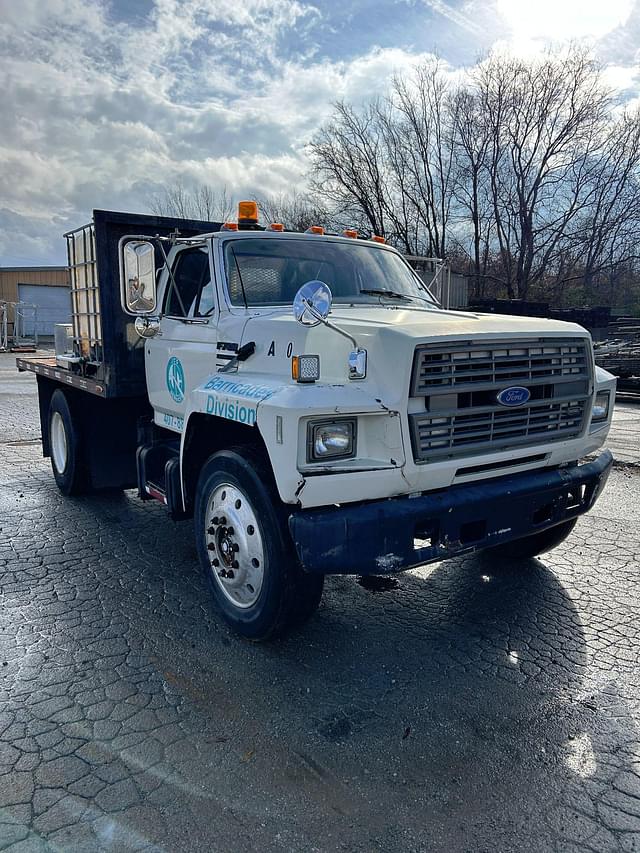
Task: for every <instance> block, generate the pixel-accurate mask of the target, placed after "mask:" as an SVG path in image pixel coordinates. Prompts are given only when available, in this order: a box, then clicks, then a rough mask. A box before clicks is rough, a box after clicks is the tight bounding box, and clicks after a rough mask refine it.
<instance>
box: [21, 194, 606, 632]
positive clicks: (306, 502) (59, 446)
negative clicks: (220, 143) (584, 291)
mask: <svg viewBox="0 0 640 853" xmlns="http://www.w3.org/2000/svg"><path fill="white" fill-rule="evenodd" d="M256 211H257V208H256V206H255V204H253V203H249V202H247V203H245V202H241V204H240V209H239V217H238V222H237V223H226V224H223V223H203V222H194V221H187V220H172V219H168V218H164V217H152V216H135V215H131V214H122V213H113V212H107V211H94V214H93V220H92V222H91V224H90V225H87V226H84V227H82V228H79V229H77V230H76V231H73V232H70V233H69V234H67V235H65V236H66V238H67V245H68V254H69V268H70V278H71V299H72V319H73V326H72V342H70V343H69V344H68V345H66V346H60V347H59V348H58V351H57V352H56V358H55V359H49V360H38V359H25V358H20V359H18V367H19V369H22V370H32V371H34V372H35V373H36V374H37V379H38V386H39V405H40V418H41V426H42V443H43V452H44V455H45V456H50V457H51V461H52V467H53V474H54V477H55V479H56V482H57V484H58V486H59V488H60V490H61V491H62V492H63V493H64V494H65V495H72V494H79V493H82V492H86V491H88V490H92V489H102V488H131V487H137V489H138V494H139V496H140V498H141V499H142V500H150V499H155V500H158V501H160V502H161V503H163V504H165V505H166V507H167V510H168V512H169V514H170V516H171V517H172V518H173V519H182V518H188V517H193V519H194V524H195V535H196V543H197V549H198V553H199V556H200V560H201V562H202V566H203V568H204V571H205V573H206V576H207V578H208V582H209V585H210V589H211V592H212V596H213V599H214V601H215V603H216V604H217V607H218V609H219V611H220V612H221V613H222V615H223V617H224V618H225V619H226V621H227V622H228V623H229V624H230V625H231V626H232V627H233V628H234V629H235V630H236V631H237V632H239V633H240V634H242V635H244V636H246V637H249V638H251V639H254V640H261V639H266V638H268V637H271V636H273V635H275V634H278V633H282V632H283V631H285V630H286V629H288V628H290V627H291V626H293V625H296V624H300V623H302V622H304V620H306V619H307V618H308V617H309V616H310V615H311V614H312V613H313V612H314V610H315V608H316V607H317V605H318V603H319V601H320V597H321V594H322V586H323V579H324V575H325V574H332V573H340V574H342V573H355V574H359V575H367V574H373V575H381V574H388V573H392V572H399V571H402V570H404V569H408V568H410V567H412V566H416V565H419V564H423V563H428V562H431V561H437V560H442V559H444V558H446V557H451V556H453V555H456V554H460V553H462V552H465V551H471V550H478V549H487V548H488V549H492V552H493V553H494V554H495V555H496V558H498V557H499V556H500V555H502V556H504V555H508V556H510V557H511V558H513V559H526V558H528V557H531V556H534V555H536V554H539V553H541V552H543V551H545V550H548V549H550V548H552V547H553V546H554V545H556V544H558V543H559V542H561V541H562V540H563V539H565V538H566V537H567V536H568V535H569V533H570V531H571V529H572V527H573V526H574V524H575V521H576V519H577V517H578V516H579V515H580V514H581V513H584V512H586V511H587V510H589V509H590V508H591V507H592V506H593V504H594V502H595V500H596V499H597V497H598V495H599V493H600V491H601V490H602V488H603V486H604V484H605V481H606V479H607V476H608V473H609V470H610V468H611V465H612V462H613V460H612V457H611V454H610V453H609V452H608V451H604V452H602V453H601V454H600V455H599V456H597V457H595V458H593V457H592V458H591V459H590V460H589V461H583V460H584V458H585V457H586V456H587V455H589V454H593V452H594V451H596V450H597V449H598V448H599V447H600V446H601V445H602V444H603V442H604V440H605V438H606V436H607V433H608V430H609V426H610V422H611V414H612V408H613V401H614V392H615V379H614V377H613V376H611V375H610V374H609V373H607V372H606V371H604V370H602V369H601V368H598V367H596V366H595V364H594V360H593V351H592V344H591V339H590V336H589V334H588V332H587V331H585V330H584V329H583V328H581V327H580V326H577V325H573V324H570V323H562V322H557V321H551V320H541V319H538V318H531V319H529V318H524V317H506V316H497V315H482V314H475V313H469V312H459V311H449V310H444V309H442V308H441V307H440V306H439V305H438V304H437V303H436V301H435V300H434V298H433V296H432V295H431V293H430V292H429V290H428V289H427V287H426V286H425V285H424V283H423V282H422V281H421V279H420V278H419V277H418V276H417V275H416V274H415V273H414V272H413V270H412V269H411V267H410V266H409V265H408V264H407V262H406V261H405V260H404V258H403V257H402V255H401V254H399V253H398V252H397V251H395V250H394V249H393V248H391V247H389V246H387V245H385V244H384V241H383V240H382V239H381V238H376V237H372V238H371V239H361V238H359V237H358V236H357V234H356V233H355V232H352V231H347V232H345V233H344V234H341V235H329V234H325V233H324V232H323V230H322V229H321V228H316V227H313V228H311V229H309V231H308V232H305V233H293V232H287V231H285V230H284V229H283V227H282V226H281V225H278V224H273V225H271V226H268V227H267V228H261V227H260V226H259V225H258V222H257V212H256ZM581 460H582V461H581Z"/></svg>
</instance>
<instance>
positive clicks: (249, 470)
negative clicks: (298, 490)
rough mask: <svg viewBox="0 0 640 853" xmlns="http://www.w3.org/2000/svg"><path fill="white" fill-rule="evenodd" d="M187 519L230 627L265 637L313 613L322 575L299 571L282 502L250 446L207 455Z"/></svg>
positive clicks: (251, 636)
mask: <svg viewBox="0 0 640 853" xmlns="http://www.w3.org/2000/svg"><path fill="white" fill-rule="evenodd" d="M194 521H195V530H196V547H197V550H198V556H199V558H200V562H201V564H202V567H203V569H204V571H205V574H206V576H207V580H208V583H209V587H210V590H211V593H212V595H213V599H214V602H215V605H216V607H217V609H218V610H219V611H220V613H221V614H222V617H223V618H224V620H225V622H227V624H228V625H229V626H230V627H231V628H233V630H234V631H235V632H236V633H238V634H240V635H242V636H243V637H246V638H247V639H250V640H253V641H255V642H258V641H261V640H267V639H271V638H273V637H276V636H281V635H283V634H285V633H286V632H287V631H289V630H291V629H292V628H294V627H296V626H299V625H301V624H303V623H304V622H306V621H307V620H308V619H309V618H310V617H311V616H312V615H313V613H314V612H315V610H316V609H317V607H318V604H319V603H320V599H321V597H322V588H323V584H324V576H323V575H311V574H307V573H305V572H304V571H303V570H302V567H301V566H300V563H299V562H298V559H297V556H296V553H295V550H294V548H293V543H292V542H291V537H290V534H289V531H288V529H287V513H286V509H285V507H284V505H283V504H282V503H281V501H280V498H279V496H278V494H277V491H276V488H275V484H274V482H273V477H272V474H271V471H270V470H269V467H268V466H267V465H266V464H265V463H264V461H263V460H262V459H261V458H260V457H259V455H258V454H257V453H255V452H254V451H251V450H249V449H247V448H236V449H231V450H223V451H221V452H219V453H216V454H214V455H213V456H211V457H210V458H209V459H208V461H207V462H206V464H205V466H204V468H203V469H202V472H201V474H200V478H199V480H198V486H197V492H196V505H195V515H194Z"/></svg>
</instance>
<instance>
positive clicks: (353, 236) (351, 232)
mask: <svg viewBox="0 0 640 853" xmlns="http://www.w3.org/2000/svg"><path fill="white" fill-rule="evenodd" d="M342 234H343V236H345V237H351V239H352V240H355V239H356V238H357V236H358V232H357V231H356V230H355V228H345V230H344V231H343V232H342Z"/></svg>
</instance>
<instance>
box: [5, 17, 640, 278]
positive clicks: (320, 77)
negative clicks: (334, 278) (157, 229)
mask: <svg viewBox="0 0 640 853" xmlns="http://www.w3.org/2000/svg"><path fill="white" fill-rule="evenodd" d="M541 1H542V2H544V3H550V2H551V0H541ZM569 2H574V0H569ZM575 2H577V0H575ZM584 2H586V3H587V6H588V9H591V8H592V6H591V4H592V2H593V0H583V4H584ZM496 3H497V5H496ZM625 3H626V0H612V2H611V3H610V4H609V5H608V7H607V9H606V10H604V11H602V12H601V13H598V14H596V13H595V12H594V13H593V14H594V16H595V17H593V18H590V17H589V15H590V14H591V13H588V14H585V15H584V16H583V17H584V18H585V19H586V20H592V21H593V23H592V24H589V27H587V29H588V31H589V32H590V33H591V32H593V33H594V34H595V36H597V37H598V38H599V41H598V42H597V43H598V45H600V48H599V49H600V50H601V51H602V55H603V56H604V57H605V61H606V62H608V63H611V65H612V68H611V70H610V80H611V81H612V82H613V83H614V85H616V86H618V87H624V90H625V91H626V92H627V96H628V97H632V96H633V95H634V94H635V93H636V92H637V88H638V80H637V77H636V76H635V72H632V71H631V66H632V62H633V59H632V53H633V49H632V48H633V40H631V41H629V42H628V43H624V33H625V30H624V27H621V26H618V25H619V24H620V23H621V22H622V21H623V20H624V18H625V15H626V8H627V7H626V6H625V5H624V4H625ZM583 4H582V5H583ZM555 5H556V6H557V4H555ZM627 5H628V4H627ZM516 7H517V8H518V9H520V8H524V7H523V5H522V4H520V3H519V2H517V0H464V2H456V0H424V2H420V0H409V2H405V1H404V0H397V2H389V0H352V2H351V3H350V4H349V6H348V7H347V6H345V5H344V4H339V3H337V2H335V0H334V2H332V3H322V4H320V3H316V2H312V0H243V3H242V4H220V3H212V2H211V0H139V2H138V3H137V4H136V5H135V9H136V11H135V12H133V11H132V10H133V8H134V7H133V5H132V4H131V3H129V2H127V0H110V2H107V0H20V2H19V3H18V2H14V0H0V55H1V56H2V62H1V63H0V109H1V110H2V116H3V122H2V131H1V134H0V209H1V210H2V211H3V212H2V217H1V219H0V223H1V224H3V225H4V229H3V231H2V236H1V237H0V265H2V264H5V265H6V264H10V263H26V262H27V261H28V260H31V261H33V262H39V263H48V262H51V261H57V260H61V259H62V252H63V249H64V247H63V241H62V240H61V233H62V232H63V231H64V230H65V229H66V228H68V227H74V226H76V225H78V224H80V223H82V222H85V221H87V220H88V219H89V217H90V212H91V209H92V208H94V207H106V208H113V209H121V210H132V211H134V210H135V211H144V210H145V209H147V207H148V204H149V203H150V200H151V198H152V196H153V195H154V194H155V193H157V191H158V189H159V188H160V187H161V186H162V185H163V184H164V183H171V182H173V181H176V180H178V179H181V180H182V181H183V182H184V183H185V185H187V186H188V185H196V184H201V183H207V184H210V185H212V186H213V187H216V188H220V187H221V186H222V185H223V184H226V185H227V187H228V188H229V191H230V192H231V193H232V194H233V195H234V196H235V197H236V198H237V197H240V196H246V195H249V194H250V193H252V192H259V193H260V194H264V193H269V192H274V193H277V192H279V191H282V190H286V189H289V188H291V187H299V186H301V185H302V183H303V181H304V174H305V170H306V159H305V146H306V144H307V142H308V140H309V138H310V137H311V136H312V135H313V133H314V131H315V130H316V128H317V127H318V126H319V125H320V124H321V123H322V121H324V120H325V119H326V118H327V117H328V115H329V114H330V111H331V105H332V103H334V102H335V101H336V100H337V99H340V98H344V99H347V100H349V101H352V102H355V103H361V102H362V101H363V100H365V99H368V98H370V97H371V96H373V95H377V94H381V93H384V91H385V90H386V88H387V87H388V84H389V81H390V79H391V77H392V76H393V74H394V73H406V72H407V71H408V70H410V69H411V68H412V67H413V66H414V65H415V64H416V63H417V62H419V61H421V60H422V59H424V58H425V57H427V56H429V55H431V53H432V52H433V51H434V50H435V51H436V52H438V53H439V54H440V55H441V56H443V58H444V60H445V61H447V62H448V63H449V67H452V68H453V67H455V66H460V65H464V64H470V63H471V62H473V59H474V57H476V56H477V54H478V53H479V52H480V51H482V50H485V49H487V48H488V47H490V46H491V44H492V43H493V42H495V41H496V40H497V39H502V40H503V41H507V42H508V41H509V39H512V40H515V41H517V39H518V37H519V35H518V34H520V35H521V34H522V33H523V32H524V31H525V30H526V28H527V26H529V23H530V22H529V19H528V18H526V14H525V13H522V14H525V17H522V15H520V13H518V12H517V9H516ZM594 8H595V4H594ZM514 10H516V11H514ZM636 11H637V10H636ZM519 15H520V17H519ZM598 15H600V17H598ZM539 17H542V16H541V15H536V18H539ZM636 18H637V14H636ZM630 20H635V19H634V18H633V14H632V15H631V19H630ZM534 23H536V26H537V27H538V29H537V30H536V31H535V38H536V40H538V41H544V39H545V38H546V37H547V36H548V34H549V33H548V32H545V31H543V29H544V28H542V25H541V24H540V23H539V22H537V21H535V22H534ZM566 27H567V28H568V27H569V22H568V21H567V23H566ZM585 27H586V24H585ZM550 28H551V25H549V26H548V29H550ZM607 28H609V31H608V32H605V31H606V30H607ZM638 31H640V25H639V26H638V30H637V32H638ZM636 34H637V33H636ZM607 40H608V41H607ZM515 41H514V44H515ZM537 43H538V42H536V44H537ZM616 44H618V45H621V44H623V46H625V50H626V52H624V56H623V58H619V59H615V58H614V56H613V54H614V52H615V45H616ZM635 44H637V39H636V40H635Z"/></svg>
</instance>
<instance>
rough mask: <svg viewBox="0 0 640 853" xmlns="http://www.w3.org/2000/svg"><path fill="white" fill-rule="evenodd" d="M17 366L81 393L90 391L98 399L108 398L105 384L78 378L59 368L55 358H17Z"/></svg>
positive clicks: (74, 374) (81, 377)
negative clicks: (76, 389)
mask: <svg viewBox="0 0 640 853" xmlns="http://www.w3.org/2000/svg"><path fill="white" fill-rule="evenodd" d="M16 365H17V367H18V370H29V371H31V373H37V374H38V375H39V376H46V377H47V379H53V380H54V381H56V382H62V383H64V384H65V385H71V386H72V387H73V388H78V389H79V390H80V391H88V393H89V394H95V395H96V396H97V397H106V396H107V389H106V387H105V386H104V384H102V383H101V382H96V381H95V380H93V379H87V378H86V377H85V376H78V375H77V374H76V373H72V372H71V371H70V370H66V369H65V368H64V367H59V366H58V365H57V364H56V360H55V357H54V358H51V357H49V358H17V359H16Z"/></svg>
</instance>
